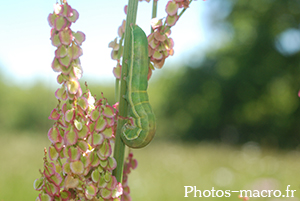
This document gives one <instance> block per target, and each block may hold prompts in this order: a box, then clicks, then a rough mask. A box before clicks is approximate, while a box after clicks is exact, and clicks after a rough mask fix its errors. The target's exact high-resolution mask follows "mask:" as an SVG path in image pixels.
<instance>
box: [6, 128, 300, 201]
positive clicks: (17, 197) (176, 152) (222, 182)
mask: <svg viewBox="0 0 300 201" xmlns="http://www.w3.org/2000/svg"><path fill="white" fill-rule="evenodd" d="M48 145H49V141H48V139H47V138H46V134H45V135H41V136H34V137H30V135H28V134H27V135H26V134H9V133H4V134H1V135H0V152H1V154H0V201H32V200H35V198H36V196H37V194H38V193H37V192H35V190H34V189H33V181H34V180H35V179H36V178H38V177H39V172H38V170H39V168H42V163H43V160H42V158H43V148H44V147H45V146H48ZM134 156H135V158H137V160H138V163H139V164H138V167H137V169H136V170H134V171H133V172H132V173H131V175H130V177H129V183H130V188H131V195H132V198H133V201H141V200H143V201H160V200H163V201H168V200H172V201H177V200H178V201H181V200H208V201H213V200H219V201H220V200H232V201H234V200H241V199H239V198H238V195H239V193H233V192H232V193H231V196H230V197H227V198H226V197H222V198H220V197H216V196H215V197H202V198H199V197H194V193H190V194H188V197H184V194H185V188H184V186H192V187H194V186H196V189H197V190H201V191H202V192H203V191H204V190H209V191H211V190H212V188H214V189H215V190H216V191H217V190H223V191H225V190H231V191H235V190H242V189H245V190H255V189H256V190H262V189H267V190H268V189H269V190H281V191H282V194H285V190H286V187H287V185H290V190H296V192H294V196H295V197H294V198H291V197H289V198H282V197H280V198H276V197H272V198H250V200H269V201H284V200H287V201H299V200H300V199H299V198H300V152H297V151H289V152H283V151H281V152H279V151H271V150H264V149H261V148H260V147H259V146H257V145H256V144H255V143H247V144H245V145H243V146H241V147H230V146H226V145H221V144H208V143H199V144H183V143H182V144H179V143H177V144H174V143H163V142H155V141H154V142H153V143H152V144H150V145H149V146H148V147H146V148H144V149H141V150H134ZM188 190H190V188H189V187H188ZM206 195H208V192H206ZM219 195H221V192H219ZM290 196H291V194H290Z"/></svg>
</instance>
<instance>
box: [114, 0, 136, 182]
mask: <svg viewBox="0 0 300 201" xmlns="http://www.w3.org/2000/svg"><path fill="white" fill-rule="evenodd" d="M137 8H138V0H129V1H128V8H127V18H126V26H125V41H124V51H123V60H122V73H121V87H120V88H121V90H120V96H119V97H120V100H119V115H120V116H121V117H127V111H128V103H127V101H126V99H125V94H126V90H127V87H126V81H125V78H126V76H127V74H128V73H127V68H128V60H129V58H130V51H128V50H129V49H130V42H129V40H130V30H131V29H130V25H131V24H135V22H136V15H137ZM126 121H127V120H126V119H124V118H119V119H118V126H117V132H116V135H115V148H114V158H115V159H116V161H117V167H116V169H114V171H113V175H114V176H115V177H116V179H117V181H118V182H120V183H122V177H123V166H124V154H125V144H124V142H123V141H122V139H121V130H122V127H123V125H124V123H125V122H126Z"/></svg>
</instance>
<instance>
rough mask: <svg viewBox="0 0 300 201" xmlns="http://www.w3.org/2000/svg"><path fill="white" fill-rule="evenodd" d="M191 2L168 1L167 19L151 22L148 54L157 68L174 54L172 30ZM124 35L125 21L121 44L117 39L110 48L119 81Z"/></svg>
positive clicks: (180, 0) (120, 32)
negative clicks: (115, 63)
mask: <svg viewBox="0 0 300 201" xmlns="http://www.w3.org/2000/svg"><path fill="white" fill-rule="evenodd" d="M139 1H143V0H139ZM145 1H146V2H148V3H149V2H150V0H145ZM155 1H157V0H155ZM190 2H191V1H189V0H170V1H168V3H167V5H166V9H165V10H166V12H167V17H166V18H163V19H157V18H153V19H152V20H151V27H152V29H153V32H152V33H151V34H149V35H148V44H149V45H148V52H149V57H150V61H151V62H152V64H153V66H154V67H155V68H158V69H160V68H162V67H163V65H164V63H165V60H166V58H167V57H169V56H170V55H173V54H174V50H173V47H174V41H173V39H172V38H170V34H171V31H170V29H171V27H173V26H174V25H175V24H176V22H177V21H178V19H179V17H180V16H181V14H182V13H183V12H184V10H185V9H187V8H188V7H189V4H190ZM180 9H184V10H182V11H181V13H180V14H178V11H179V10H180ZM124 12H125V14H127V5H126V6H125V7H124ZM163 20H164V22H163ZM124 33H125V20H123V22H122V25H121V26H119V29H118V35H119V38H120V40H119V43H118V41H117V38H115V39H114V40H113V41H112V42H110V43H109V47H110V48H112V52H111V58H112V59H113V60H117V61H118V64H117V67H114V69H113V73H114V75H115V77H116V78H117V79H120V74H121V65H120V59H121V57H122V42H123V38H124ZM153 66H152V65H149V74H148V79H150V77H151V75H152V70H154V67H153Z"/></svg>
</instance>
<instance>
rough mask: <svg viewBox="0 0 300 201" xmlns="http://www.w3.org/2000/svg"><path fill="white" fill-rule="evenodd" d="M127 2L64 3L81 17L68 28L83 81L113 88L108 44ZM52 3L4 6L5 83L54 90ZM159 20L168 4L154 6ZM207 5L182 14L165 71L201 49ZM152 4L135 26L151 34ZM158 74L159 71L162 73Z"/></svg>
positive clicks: (0, 23)
mask: <svg viewBox="0 0 300 201" xmlns="http://www.w3.org/2000/svg"><path fill="white" fill-rule="evenodd" d="M127 2H128V1H127V0H114V1H99V0H89V1H83V0H69V1H68V3H69V4H70V5H71V6H72V8H75V9H76V10H77V11H78V12H79V19H78V21H77V22H76V23H75V24H73V25H72V27H71V28H72V30H73V31H83V32H84V33H85V34H86V41H85V42H84V43H83V46H82V48H83V56H82V57H80V59H81V64H82V67H83V70H84V74H83V78H82V79H83V80H86V81H89V80H93V81H97V82H100V83H105V82H106V83H107V82H108V83H113V82H114V77H113V74H112V68H113V67H114V66H115V65H116V62H115V61H113V60H111V57H110V53H111V49H110V48H108V43H109V42H110V41H112V40H113V39H114V38H115V37H117V29H118V26H119V25H120V24H121V22H122V20H123V19H125V17H126V16H125V14H124V11H123V10H124V5H125V4H127ZM55 3H56V1H55V0H42V1H41V0H26V1H23V0H14V1H3V2H2V3H1V12H0V27H1V31H0V67H1V71H2V72H3V73H4V75H5V77H6V78H9V79H10V80H13V81H14V82H15V83H17V84H21V85H24V84H25V83H28V84H30V83H33V82H34V81H36V80H43V81H44V82H46V83H48V84H50V85H52V84H55V80H56V76H57V73H55V72H53V71H52V69H51V67H50V65H51V62H52V60H53V57H54V51H55V47H53V46H52V45H51V41H50V39H49V38H50V27H49V25H48V22H47V16H48V14H49V13H51V12H52V11H53V5H54V4H55ZM158 3H159V4H158V17H159V18H162V17H164V16H166V13H165V10H164V9H165V5H166V3H167V0H160V1H159V2H158ZM208 4H209V1H199V0H198V1H194V2H192V4H191V5H190V8H189V9H188V10H187V11H186V12H185V13H184V14H183V16H182V17H181V18H180V20H179V21H178V22H177V24H176V25H175V27H173V28H172V34H171V37H172V38H173V39H174V42H175V47H174V51H175V54H174V56H172V57H169V58H168V59H167V62H166V64H165V66H164V68H171V67H172V66H175V65H176V66H178V65H180V64H181V63H183V64H184V63H186V61H187V60H188V59H190V57H189V54H190V53H191V52H193V51H195V49H196V48H199V47H200V48H201V47H205V44H207V37H206V36H205V31H204V30H205V28H204V21H205V19H202V17H201V14H202V13H203V10H204V9H205V8H207V6H208ZM151 9H152V3H146V2H141V3H139V10H138V16H137V24H138V25H139V26H140V27H142V28H143V29H144V31H145V32H146V34H149V32H150V25H149V22H150V17H151ZM164 68H163V69H161V70H156V71H155V73H154V76H155V74H156V73H158V74H159V73H160V72H157V71H163V70H164Z"/></svg>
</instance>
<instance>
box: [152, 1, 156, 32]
mask: <svg viewBox="0 0 300 201" xmlns="http://www.w3.org/2000/svg"><path fill="white" fill-rule="evenodd" d="M156 16H157V1H155V0H153V4H152V17H151V19H153V18H156ZM153 31H154V30H153V28H152V26H151V33H153Z"/></svg>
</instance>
